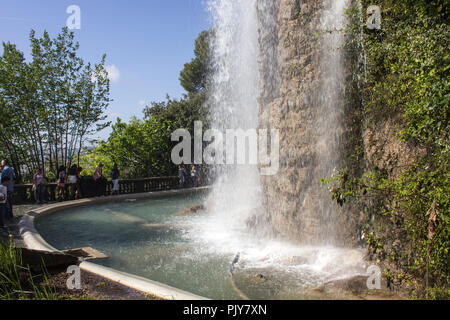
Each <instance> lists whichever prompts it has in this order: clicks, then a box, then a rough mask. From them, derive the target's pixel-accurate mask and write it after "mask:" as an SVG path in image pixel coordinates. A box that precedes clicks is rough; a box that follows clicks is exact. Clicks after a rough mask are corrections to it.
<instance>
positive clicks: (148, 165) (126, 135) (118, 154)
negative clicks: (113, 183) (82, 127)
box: [81, 117, 174, 178]
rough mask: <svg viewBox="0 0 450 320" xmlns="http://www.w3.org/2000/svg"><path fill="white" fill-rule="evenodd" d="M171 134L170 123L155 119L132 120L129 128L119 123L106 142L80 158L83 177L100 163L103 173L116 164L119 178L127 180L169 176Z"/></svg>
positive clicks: (171, 167) (172, 126)
mask: <svg viewBox="0 0 450 320" xmlns="http://www.w3.org/2000/svg"><path fill="white" fill-rule="evenodd" d="M173 130H174V124H173V123H172V122H170V121H169V120H163V119H161V118H158V117H152V118H151V119H149V120H146V121H141V120H138V119H136V118H132V119H131V121H130V123H128V124H127V123H125V122H122V121H121V120H120V119H118V121H117V122H116V123H115V124H114V125H113V126H112V132H111V134H110V136H109V138H108V140H107V141H100V142H99V144H98V145H97V146H96V148H95V149H94V150H92V151H89V152H87V153H86V155H84V156H83V155H82V156H81V163H82V165H83V166H84V168H85V170H84V173H87V174H91V173H92V172H93V170H94V169H95V168H96V167H97V165H98V162H103V163H104V164H106V166H105V168H106V171H108V170H110V169H111V168H112V164H113V163H117V164H118V165H119V167H120V168H122V173H123V175H122V176H123V177H128V178H142V177H153V176H162V175H170V174H171V173H172V172H171V171H172V169H173V166H172V164H171V157H170V154H171V150H172V142H171V139H170V137H171V134H172V132H173ZM123 169H124V170H123Z"/></svg>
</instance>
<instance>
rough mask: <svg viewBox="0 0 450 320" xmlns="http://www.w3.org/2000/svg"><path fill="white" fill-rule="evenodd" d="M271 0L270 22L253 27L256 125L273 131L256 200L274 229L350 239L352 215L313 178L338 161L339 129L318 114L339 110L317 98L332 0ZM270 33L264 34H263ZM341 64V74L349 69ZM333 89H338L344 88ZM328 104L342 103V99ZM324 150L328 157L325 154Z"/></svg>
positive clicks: (306, 239)
mask: <svg viewBox="0 0 450 320" xmlns="http://www.w3.org/2000/svg"><path fill="white" fill-rule="evenodd" d="M272 2H273V3H274V4H273V8H272V10H269V12H270V13H271V14H272V15H275V16H274V19H275V20H276V21H277V23H276V26H277V27H276V29H274V28H273V26H272V27H271V28H268V29H267V27H265V26H262V27H261V28H260V47H261V57H260V74H261V79H260V82H261V85H260V88H261V99H260V115H259V119H260V120H259V122H260V127H262V128H276V129H279V131H280V170H279V172H278V174H277V175H275V176H262V177H261V183H262V187H263V195H264V197H263V198H264V200H263V201H264V203H263V204H264V206H265V208H266V209H267V211H268V213H269V214H270V216H271V220H272V224H273V226H274V227H275V229H276V230H277V231H278V232H279V233H280V234H281V235H283V236H284V237H286V238H288V239H289V240H292V241H295V242H299V243H314V244H318V243H329V242H332V243H334V244H346V245H348V244H350V245H351V244H355V243H357V242H358V241H359V238H358V234H357V233H358V231H357V230H358V228H357V227H356V225H355V222H354V221H352V218H351V217H350V216H349V215H348V214H346V213H345V212H339V211H340V210H341V209H339V208H337V207H336V206H335V205H334V204H333V203H332V201H331V199H330V196H329V195H328V192H327V190H326V188H325V187H323V186H322V185H321V184H320V178H326V177H329V175H330V168H331V172H332V167H333V168H334V167H338V166H339V165H340V164H341V162H340V156H339V152H340V150H339V137H340V136H341V135H342V134H343V131H345V128H342V127H335V128H329V127H328V126H327V123H325V122H324V121H323V120H322V119H328V118H329V117H336V118H339V117H345V115H342V114H341V113H339V112H340V111H339V109H337V111H329V110H327V107H326V103H325V99H324V90H325V91H326V90H327V86H328V84H327V83H326V80H325V79H326V77H324V73H326V72H327V71H326V70H324V67H323V66H324V62H325V64H326V60H327V57H326V55H324V45H323V30H324V29H323V18H322V16H323V11H324V10H327V9H329V7H330V6H331V5H332V2H331V1H330V0H324V1H317V0H279V1H272ZM266 14H267V13H266ZM321 18H322V19H321ZM260 19H261V18H260ZM266 19H267V17H266ZM270 32H272V37H270V36H268V35H267V34H268V33H270ZM274 32H276V34H277V35H278V36H277V37H273V33H274ZM325 54H326V53H325ZM268 64H270V66H271V67H268V66H267V65H268ZM273 66H276V70H277V71H276V72H275V71H274V67H273ZM349 70H350V69H348V70H347V71H348V72H346V74H345V75H343V77H347V76H351V74H350V71H349ZM268 71H269V72H268ZM274 79H275V80H274ZM341 82H345V81H341ZM336 90H342V92H344V91H345V88H344V87H342V88H337V89H336ZM335 103H337V104H342V105H344V104H345V102H344V101H343V100H342V101H335ZM343 109H344V108H342V110H343ZM327 117H328V118H327ZM342 122H344V121H342ZM323 137H328V141H326V139H323ZM330 141H333V142H330ZM330 155H331V156H333V158H334V159H332V160H333V161H331V159H328V158H329V157H330ZM324 163H326V165H323V164H324Z"/></svg>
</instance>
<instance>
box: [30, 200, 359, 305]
mask: <svg viewBox="0 0 450 320" xmlns="http://www.w3.org/2000/svg"><path fill="white" fill-rule="evenodd" d="M204 200H205V198H204V196H202V195H195V196H175V197H165V198H159V199H146V200H138V201H135V202H113V203H107V204H99V205H92V206H88V207H80V208H75V209H71V210H65V211H62V212H59V213H55V214H52V215H48V216H44V217H41V218H39V219H38V220H37V222H36V228H37V229H38V231H39V232H40V233H41V235H42V237H43V238H44V239H45V240H46V241H47V242H48V243H49V244H50V245H52V246H53V247H55V248H57V249H59V250H66V249H73V248H80V247H92V248H94V249H97V250H99V251H101V252H103V253H105V254H106V255H108V257H109V258H108V259H105V260H101V261H96V263H99V264H102V265H104V266H108V267H112V268H114V269H117V270H120V271H124V272H128V273H131V274H135V275H138V276H142V277H145V278H148V279H152V280H155V281H159V282H162V283H166V284H168V285H170V286H173V287H176V288H179V289H182V290H186V291H189V292H192V293H195V294H197V295H201V296H204V297H208V298H211V299H240V298H241V297H242V295H240V294H238V291H237V290H236V289H238V290H240V291H241V292H242V293H244V295H246V296H248V297H249V298H251V299H308V298H309V297H308V296H307V295H305V292H306V290H308V289H311V288H314V287H317V286H318V285H320V284H322V283H323V282H325V281H327V280H330V279H334V278H339V277H342V276H345V275H347V274H349V273H351V274H353V273H355V272H357V271H358V270H356V269H357V268H358V267H359V260H358V259H359V255H358V252H354V251H351V250H350V251H348V250H347V251H345V250H343V249H336V248H314V247H297V246H294V245H290V244H287V243H284V242H281V241H278V240H268V239H259V238H257V237H254V236H253V235H252V233H251V230H248V229H246V228H245V227H242V229H239V230H234V229H231V228H230V227H229V226H227V224H226V223H225V222H223V221H221V220H219V219H218V217H217V216H215V215H214V214H213V213H207V214H205V213H203V214H195V215H180V214H179V213H180V212H181V211H183V210H184V209H185V208H186V207H188V206H191V205H196V204H200V203H203V202H204ZM230 217H233V215H230ZM238 252H239V253H240V256H241V258H240V260H239V261H238V263H237V264H236V271H235V275H234V277H233V279H234V284H235V286H234V287H233V283H232V281H231V277H230V275H229V269H230V266H231V263H232V261H233V259H234V258H235V256H236V254H237V253H238ZM355 268H356V269H355ZM261 275H262V277H261ZM315 298H317V297H315Z"/></svg>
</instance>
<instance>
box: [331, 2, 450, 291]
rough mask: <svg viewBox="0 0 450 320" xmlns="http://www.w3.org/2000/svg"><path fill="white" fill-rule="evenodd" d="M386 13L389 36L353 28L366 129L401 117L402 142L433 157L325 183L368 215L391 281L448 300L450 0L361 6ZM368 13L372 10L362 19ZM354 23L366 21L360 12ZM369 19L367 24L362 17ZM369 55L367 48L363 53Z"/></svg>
mask: <svg viewBox="0 0 450 320" xmlns="http://www.w3.org/2000/svg"><path fill="white" fill-rule="evenodd" d="M360 2H361V5H362V8H367V7H368V6H369V5H378V6H380V7H381V9H382V15H383V19H382V30H379V31H376V30H367V29H366V28H365V27H364V25H358V24H357V23H353V24H352V25H351V26H350V27H349V28H350V29H351V30H350V31H352V33H353V34H360V35H361V37H360V38H357V37H356V38H355V39H354V43H353V45H355V44H356V45H357V47H358V48H359V51H361V53H362V55H363V56H364V57H363V59H361V60H362V61H364V67H363V68H361V69H360V70H362V72H361V73H360V74H359V77H355V78H358V79H362V81H360V82H361V83H360V87H361V88H362V90H363V95H362V96H363V99H362V100H363V101H362V102H363V105H364V116H365V121H366V123H364V124H363V126H364V127H368V126H371V123H372V122H377V121H380V120H385V119H394V120H395V122H396V123H397V124H398V130H397V131H398V137H399V138H400V139H402V140H403V141H404V142H406V143H407V144H408V145H410V146H414V147H415V148H416V150H419V149H420V150H424V152H423V154H422V155H421V156H420V157H418V160H417V162H416V163H414V164H413V165H412V166H410V167H405V168H399V169H403V170H402V171H401V172H400V173H399V174H395V175H393V174H391V173H390V172H386V171H382V170H380V169H378V168H373V167H372V168H370V167H369V168H367V169H368V170H366V172H365V173H364V174H362V175H361V176H358V175H355V174H354V172H353V171H352V170H350V168H349V169H345V170H341V171H340V172H339V173H338V174H336V175H335V176H334V177H332V178H330V179H328V180H324V181H323V183H324V184H329V185H330V186H329V188H330V192H331V194H332V198H333V200H335V201H336V202H337V203H338V204H340V205H344V203H346V202H347V201H349V200H350V199H351V198H352V199H353V200H354V201H358V202H359V203H360V204H361V207H362V208H363V210H364V211H365V212H366V213H367V223H366V225H365V226H364V236H365V239H366V241H367V245H368V247H369V253H370V255H371V256H373V257H374V258H375V257H376V258H377V259H381V260H382V261H385V262H388V263H390V264H391V265H394V266H395V269H396V270H397V272H396V273H395V274H394V273H393V271H392V270H391V271H389V272H388V274H390V275H391V276H392V278H395V279H396V280H397V281H399V282H400V283H401V282H404V283H408V284H409V285H412V286H414V288H415V289H414V291H413V292H412V295H413V296H415V297H419V298H429V299H433V298H435V299H442V298H448V293H449V284H450V256H449V250H450V226H449V219H450V198H449V195H450V168H449V165H450V150H449V144H450V130H449V108H448V106H449V89H448V88H449V84H448V79H449V64H448V58H449V53H448V47H449V36H450V26H449V23H448V22H449V21H448V9H449V6H448V5H449V2H448V1H446V0H442V1H425V0H420V1H412V0H406V1H394V0H379V1H366V0H364V1H360ZM364 11H365V10H364V9H363V12H364ZM349 14H350V15H351V18H352V19H351V21H353V22H354V21H361V22H365V21H366V18H367V17H366V16H365V15H364V16H363V17H360V16H359V11H358V10H357V9H355V8H353V10H350V11H349ZM360 18H362V19H360ZM362 49H363V50H362Z"/></svg>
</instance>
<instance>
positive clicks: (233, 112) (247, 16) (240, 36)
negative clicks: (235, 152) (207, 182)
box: [208, 0, 261, 230]
mask: <svg viewBox="0 0 450 320" xmlns="http://www.w3.org/2000/svg"><path fill="white" fill-rule="evenodd" d="M256 3H257V1H256V0H247V1H238V0H213V1H210V2H209V5H208V8H209V10H210V12H211V16H212V17H213V20H214V21H213V22H214V31H213V34H214V36H213V37H212V40H211V43H210V47H211V50H212V56H213V59H212V60H213V61H212V69H213V70H214V74H213V76H212V78H211V90H210V95H209V100H208V104H209V105H210V106H211V107H210V114H211V127H212V128H215V129H218V130H220V131H221V132H222V133H225V131H226V130H227V129H243V130H248V129H257V127H258V96H259V86H258V82H259V73H258V54H259V45H258V17H257V11H256ZM216 170H217V171H216V175H217V181H216V183H215V185H214V191H213V195H212V197H211V201H210V204H211V205H210V206H211V207H212V208H211V209H212V210H211V211H212V212H214V214H215V219H216V220H217V224H218V225H220V226H223V227H224V228H227V229H228V230H230V229H233V228H238V229H240V228H242V227H243V226H245V225H246V219H247V218H248V217H249V215H250V212H251V211H252V210H254V209H255V208H257V207H260V202H261V200H260V180H259V172H258V168H257V166H256V165H220V166H218V167H217V168H216Z"/></svg>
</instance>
